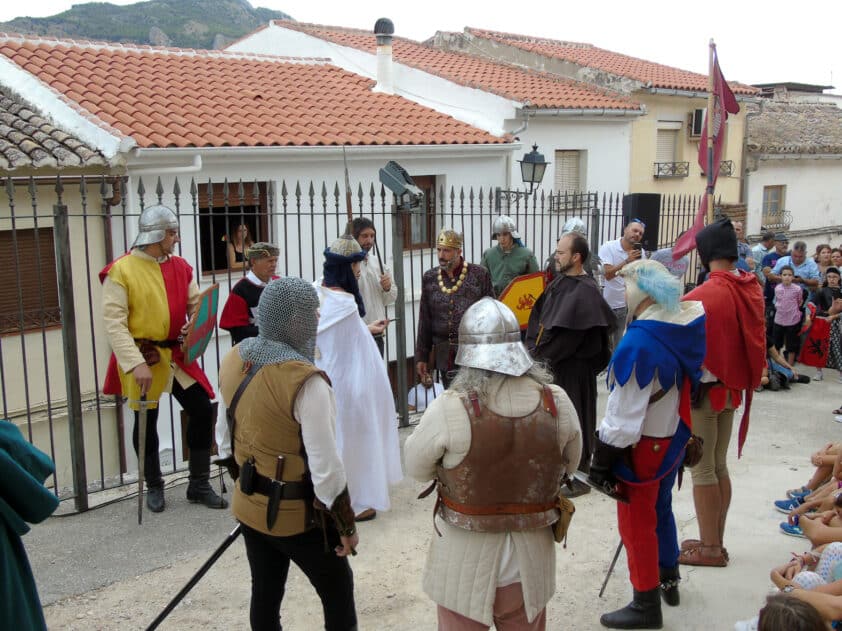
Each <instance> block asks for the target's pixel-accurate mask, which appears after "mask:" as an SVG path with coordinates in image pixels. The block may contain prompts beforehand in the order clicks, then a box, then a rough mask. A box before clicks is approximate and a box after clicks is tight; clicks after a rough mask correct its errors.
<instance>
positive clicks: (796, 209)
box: [748, 156, 842, 233]
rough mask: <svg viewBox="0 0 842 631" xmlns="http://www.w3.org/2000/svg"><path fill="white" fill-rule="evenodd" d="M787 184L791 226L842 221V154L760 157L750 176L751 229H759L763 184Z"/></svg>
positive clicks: (799, 227)
mask: <svg viewBox="0 0 842 631" xmlns="http://www.w3.org/2000/svg"><path fill="white" fill-rule="evenodd" d="M780 185H783V186H786V191H785V193H784V209H785V210H788V211H790V212H791V213H792V226H791V230H814V229H819V228H825V227H830V226H840V225H842V156H836V157H834V158H832V159H816V158H812V157H810V156H801V157H795V156H790V157H788V158H786V159H780V158H775V159H762V158H761V159H760V160H758V161H757V170H756V171H752V172H751V173H750V174H749V178H748V231H749V233H757V232H759V230H760V224H761V214H762V206H763V187H764V186H780Z"/></svg>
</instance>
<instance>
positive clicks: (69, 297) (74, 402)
mask: <svg viewBox="0 0 842 631" xmlns="http://www.w3.org/2000/svg"><path fill="white" fill-rule="evenodd" d="M58 186H61V185H60V184H59V185H58ZM59 197H60V192H59ZM53 234H54V236H55V239H54V242H55V251H56V274H57V276H58V278H57V280H58V299H59V308H60V309H61V341H62V350H63V351H64V377H65V384H66V387H67V422H68V427H69V431H70V462H71V467H72V469H73V490H74V496H73V502H74V504H75V506H76V510H77V511H79V512H83V511H86V510H88V476H87V471H85V434H84V428H83V419H82V394H81V388H80V386H79V347H78V344H77V341H76V310H75V305H74V303H73V272H72V265H71V262H70V228H69V226H68V221H67V206H65V205H64V204H60V203H59V204H53Z"/></svg>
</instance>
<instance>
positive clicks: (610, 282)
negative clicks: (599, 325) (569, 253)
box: [599, 219, 646, 349]
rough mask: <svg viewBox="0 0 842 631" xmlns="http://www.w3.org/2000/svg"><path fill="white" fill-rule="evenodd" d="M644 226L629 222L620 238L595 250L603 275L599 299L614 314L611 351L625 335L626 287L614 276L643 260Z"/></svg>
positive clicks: (636, 220)
mask: <svg viewBox="0 0 842 631" xmlns="http://www.w3.org/2000/svg"><path fill="white" fill-rule="evenodd" d="M644 230H646V224H645V223H643V222H642V221H640V220H639V219H632V220H631V221H630V222H629V223H628V224H627V225H626V227H625V228H624V229H623V236H622V237H620V238H619V239H615V240H614V241H606V242H605V243H603V244H602V245H601V246H600V248H599V260H600V261H602V267H603V270H604V273H605V286H604V287H603V289H602V297H603V298H605V302H607V303H608V306H609V307H611V310H612V311H613V312H614V319H615V322H616V328H614V332H613V333H612V338H611V348H612V349H613V348H617V344H619V342H620V338H621V337H623V333H625V331H626V315H628V308H627V307H626V284H625V282H624V281H623V277H622V276H620V275H618V274H617V272H619V271H620V270H621V269H623V267H625V266H626V265H628V264H629V263H633V262H634V261H637V260H639V259H641V258H644V259H645V258H646V253H645V252H644V251H643V244H642V243H641V240H642V239H643V231H644Z"/></svg>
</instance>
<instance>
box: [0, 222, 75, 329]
mask: <svg viewBox="0 0 842 631" xmlns="http://www.w3.org/2000/svg"><path fill="white" fill-rule="evenodd" d="M18 269H19V271H18ZM39 272H40V274H39ZM18 277H20V283H19V282H18ZM21 312H23V319H22V320H21ZM57 324H61V311H60V309H59V303H58V281H57V279H56V255H55V250H54V246H53V229H52V228H38V231H37V239H36V231H35V229H33V228H29V229H23V230H15V232H14V234H12V231H11V230H3V231H0V333H14V332H17V331H20V330H21V329H23V330H24V331H26V330H32V329H40V328H41V327H42V326H54V325H57Z"/></svg>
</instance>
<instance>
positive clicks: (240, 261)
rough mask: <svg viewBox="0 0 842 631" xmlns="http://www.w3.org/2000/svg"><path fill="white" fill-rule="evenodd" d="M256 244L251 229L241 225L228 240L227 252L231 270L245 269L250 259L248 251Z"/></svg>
mask: <svg viewBox="0 0 842 631" xmlns="http://www.w3.org/2000/svg"><path fill="white" fill-rule="evenodd" d="M252 243H254V239H252V238H251V231H249V227H248V226H247V225H246V224H244V223H241V224H240V225H239V226H237V227H236V228H235V229H234V231H233V232H232V233H231V236H230V237H229V238H228V239H227V245H226V248H225V249H226V252H227V257H228V268H229V269H244V268H245V266H246V259H247V258H248V249H249V248H250V247H251V245H252Z"/></svg>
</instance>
